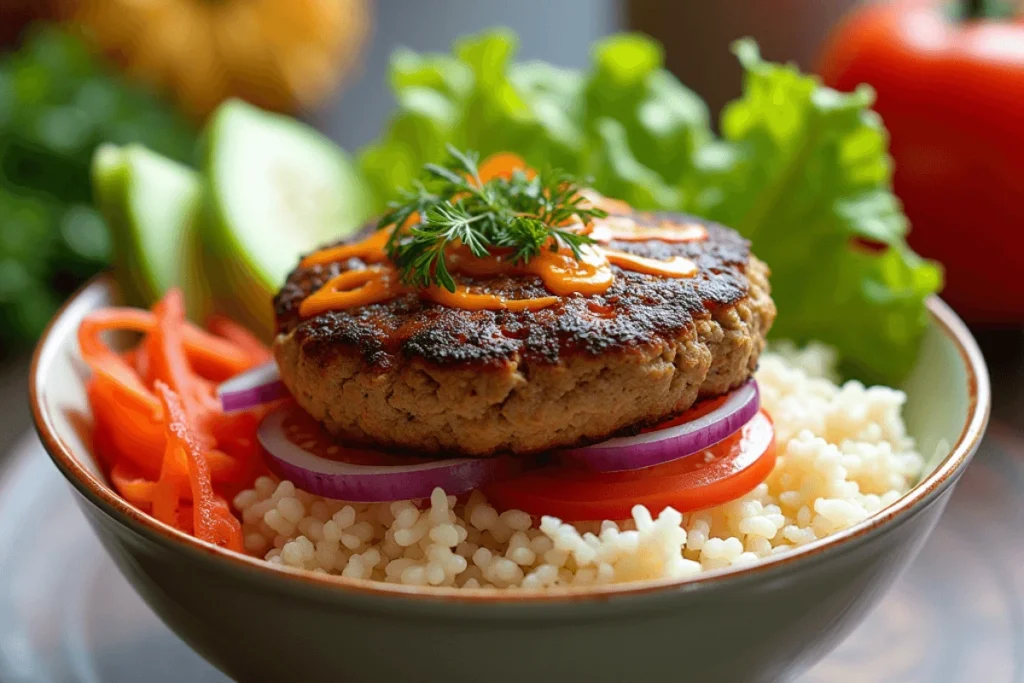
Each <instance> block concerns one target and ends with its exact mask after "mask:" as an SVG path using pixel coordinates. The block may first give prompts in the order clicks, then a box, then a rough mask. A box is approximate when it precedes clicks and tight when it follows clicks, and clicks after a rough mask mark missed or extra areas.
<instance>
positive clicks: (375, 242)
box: [299, 230, 391, 268]
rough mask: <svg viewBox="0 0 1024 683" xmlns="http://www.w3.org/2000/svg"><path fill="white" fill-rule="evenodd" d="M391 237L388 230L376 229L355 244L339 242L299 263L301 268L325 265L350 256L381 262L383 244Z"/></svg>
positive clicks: (384, 255)
mask: <svg viewBox="0 0 1024 683" xmlns="http://www.w3.org/2000/svg"><path fill="white" fill-rule="evenodd" d="M389 237H391V231H390V230H378V231H376V232H374V233H373V234H372V235H370V236H369V237H367V238H366V239H365V240H362V241H359V242H356V243H355V244H339V245H338V246H336V247H330V248H328V249H323V250H321V251H317V252H314V253H312V254H310V255H309V256H307V257H306V258H304V259H302V260H301V261H300V262H299V265H300V266H301V267H303V268H309V267H310V266H326V265H329V264H331V263H337V262H338V261H347V260H348V259H350V258H357V259H360V260H361V261H366V262H367V263H381V262H382V261H386V260H387V254H386V253H385V252H384V245H385V244H387V242H388V238H389Z"/></svg>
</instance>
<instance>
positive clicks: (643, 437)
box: [560, 380, 761, 472]
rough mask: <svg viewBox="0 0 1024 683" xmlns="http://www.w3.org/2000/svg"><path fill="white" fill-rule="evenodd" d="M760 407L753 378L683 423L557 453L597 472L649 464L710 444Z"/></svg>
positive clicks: (674, 458)
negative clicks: (705, 411) (708, 409)
mask: <svg viewBox="0 0 1024 683" xmlns="http://www.w3.org/2000/svg"><path fill="white" fill-rule="evenodd" d="M760 407H761V398H760V395H759V393H758V390H757V382H755V381H754V380H750V381H749V382H747V383H746V384H744V385H743V386H741V387H740V388H739V389H736V390H735V391H733V392H732V393H731V394H729V395H728V397H727V398H726V399H725V401H724V402H723V403H722V405H720V406H718V407H717V408H715V409H714V410H712V411H711V412H709V413H706V414H704V415H701V416H700V417H697V418H695V419H693V420H691V421H689V422H685V423H683V424H674V425H672V426H670V427H666V428H664V429H657V428H656V429H653V430H651V431H647V432H642V433H640V434H637V435H636V436H628V437H621V438H617V439H610V440H608V441H602V442H601V443H598V444H595V445H593V446H587V447H585V448H575V449H572V450H569V451H564V452H563V453H561V454H560V455H561V457H562V459H563V460H569V461H572V462H575V463H579V464H581V465H582V466H584V467H586V468H587V469H590V470H594V471H597V472H620V471H624V470H638V469H642V468H644V467H653V466H654V465H660V464H662V463H665V462H670V461H672V460H678V459H679V458H685V457H686V456H688V455H693V454H694V453H698V452H700V451H702V450H704V449H705V448H710V447H711V446H714V445H715V444H716V443H718V442H719V441H721V440H722V439H724V438H726V437H727V436H729V435H730V434H732V433H734V432H735V431H736V430H738V429H739V428H740V427H742V426H743V425H745V424H746V423H748V422H750V420H751V419H752V418H753V417H754V416H755V415H757V411H758V410H759V409H760Z"/></svg>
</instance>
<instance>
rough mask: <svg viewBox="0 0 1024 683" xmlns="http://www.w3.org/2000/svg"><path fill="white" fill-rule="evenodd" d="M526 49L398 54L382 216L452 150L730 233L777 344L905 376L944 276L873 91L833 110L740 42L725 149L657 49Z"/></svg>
mask: <svg viewBox="0 0 1024 683" xmlns="http://www.w3.org/2000/svg"><path fill="white" fill-rule="evenodd" d="M515 48H516V41H515V37H514V35H512V34H511V33H509V32H507V31H493V32H487V33H484V34H481V35H478V36H472V37H469V38H466V39H463V40H462V41H460V42H458V43H457V44H456V46H455V48H454V50H453V54H452V55H450V56H449V55H433V54H430V55H418V54H416V53H413V52H409V51H399V52H397V53H396V54H395V55H394V57H393V58H392V64H391V81H392V85H393V87H394V89H395V93H396V98H397V100H398V107H397V109H396V112H395V114H394V116H393V117H392V119H391V120H390V122H389V124H388V126H387V127H386V130H385V132H384V133H383V135H382V136H381V138H380V139H379V140H378V141H377V142H375V143H374V144H372V145H370V146H369V147H367V148H366V149H364V150H363V152H362V154H361V156H360V164H361V167H362V170H363V172H364V174H365V175H366V177H367V180H368V182H369V184H370V186H371V187H372V188H373V192H374V197H375V204H376V208H377V210H381V209H383V208H384V207H385V206H386V205H387V202H388V201H390V200H392V199H394V198H395V197H396V194H397V191H398V190H399V189H400V188H402V187H405V186H408V184H409V183H410V182H411V181H412V179H413V178H414V177H415V176H416V175H417V173H418V171H419V169H420V168H421V167H422V165H423V164H424V163H427V162H438V161H441V160H442V159H443V158H444V156H445V145H446V144H447V143H452V144H454V145H456V146H458V147H460V148H464V149H465V148H468V149H474V150H477V151H479V152H480V153H481V154H482V155H485V156H486V155H488V154H491V153H494V152H499V151H506V150H507V151H513V152H516V153H518V154H520V155H521V156H523V157H524V158H525V159H526V160H527V161H528V162H529V163H530V164H532V165H535V166H545V165H549V166H554V167H559V168H563V169H565V170H567V171H570V172H572V173H575V174H577V175H579V176H581V177H584V178H589V179H591V180H592V182H593V184H594V186H595V187H596V188H597V189H598V190H600V191H601V192H603V193H605V194H607V195H609V196H613V197H617V198H620V199H624V200H626V201H628V202H630V203H631V204H633V205H634V206H637V207H638V208H642V209H664V210H676V211H688V212H691V213H694V214H697V215H701V216H705V217H707V218H710V219H712V220H716V221H719V222H721V223H723V224H725V225H729V226H731V227H733V228H735V229H737V230H738V231H740V232H741V233H742V234H744V235H745V236H746V237H747V238H749V239H750V240H751V241H752V243H753V248H754V251H755V252H756V253H757V254H758V256H759V257H761V258H762V259H763V260H765V261H767V263H768V264H769V266H770V267H771V269H772V288H773V296H774V298H775V301H776V303H777V304H778V308H779V316H778V319H777V321H776V324H775V327H774V328H773V330H772V334H773V336H775V337H779V338H791V339H793V340H795V341H797V342H805V341H809V340H811V339H817V340H820V341H823V342H826V343H828V344H831V345H833V346H835V347H836V348H837V349H838V350H839V352H840V354H841V357H842V358H843V359H844V364H845V369H846V371H847V373H848V374H850V375H852V376H857V377H860V378H862V379H865V380H870V381H885V382H890V383H892V382H896V381H898V380H899V379H900V377H901V376H902V375H903V374H905V373H906V371H907V370H909V368H910V366H911V364H912V363H913V359H914V357H915V354H916V352H917V345H918V343H919V340H920V337H921V335H922V333H923V331H924V329H925V326H926V325H927V312H926V309H925V307H924V300H925V299H926V297H927V296H928V295H930V294H931V293H933V292H935V291H937V290H938V288H939V287H940V285H941V272H940V270H939V268H938V267H937V266H936V265H935V264H933V263H930V262H927V261H924V260H922V259H920V258H919V257H917V256H916V255H915V254H914V253H913V252H912V251H911V250H910V249H909V247H907V245H906V242H905V239H904V238H905V235H906V232H907V229H908V226H907V222H906V219H905V217H904V216H903V213H902V210H901V208H900V205H899V202H898V201H897V200H896V198H895V197H894V196H893V194H892V192H891V185H890V176H891V164H890V160H889V158H888V156H887V149H888V140H887V137H886V133H885V130H884V128H883V127H882V125H881V122H880V120H879V119H878V117H877V116H876V115H875V114H874V113H873V112H872V111H871V104H872V102H873V97H874V96H873V93H872V92H871V90H870V89H868V88H862V89H859V90H857V91H856V92H854V93H850V94H842V93H838V92H836V91H833V90H830V89H828V88H825V87H823V86H821V85H820V84H819V83H818V81H817V80H816V79H815V78H813V77H811V76H807V75H804V74H802V73H800V72H799V71H798V70H797V69H795V68H793V67H790V66H782V65H777V64H772V63H769V62H765V61H763V60H762V59H761V57H760V55H759V54H758V51H757V47H756V45H755V44H754V43H753V42H752V41H740V42H738V43H737V44H736V45H735V47H734V50H735V52H736V54H737V56H738V57H739V59H740V62H741V64H742V65H743V67H744V70H745V78H744V92H743V96H742V97H741V98H740V99H739V100H737V101H736V102H734V103H732V104H731V105H729V107H727V109H726V110H725V112H723V114H722V118H721V121H720V130H721V137H716V136H715V135H714V134H713V133H712V132H711V129H710V124H709V117H708V112H707V107H706V106H705V104H704V102H703V101H702V100H701V99H700V98H699V97H698V96H697V95H695V94H694V93H693V92H691V91H690V90H688V89H687V88H686V87H685V86H683V85H682V84H681V83H679V81H678V80H676V79H675V78H674V77H673V76H672V75H671V74H669V73H668V72H667V71H666V70H665V69H664V68H663V53H662V50H661V47H660V46H659V45H658V44H657V43H655V42H653V41H651V40H650V39H649V38H646V37H643V36H640V35H634V34H622V35H617V36H612V37H609V38H607V39H604V40H602V41H599V42H598V43H597V44H596V45H595V47H594V50H593V54H592V59H591V65H590V67H589V68H588V69H587V70H585V71H578V70H572V69H562V68H558V67H555V66H552V65H550V64H545V63H543V62H526V63H515V62H514V53H515Z"/></svg>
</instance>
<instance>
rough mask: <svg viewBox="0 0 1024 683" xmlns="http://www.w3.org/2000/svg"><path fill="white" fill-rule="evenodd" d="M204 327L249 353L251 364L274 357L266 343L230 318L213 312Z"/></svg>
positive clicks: (263, 361) (260, 362) (261, 362)
mask: <svg viewBox="0 0 1024 683" xmlns="http://www.w3.org/2000/svg"><path fill="white" fill-rule="evenodd" d="M206 329H208V330H209V331H210V332H212V333H213V334H215V335H217V336H219V337H224V338H225V339H227V340H228V341H230V342H232V343H234V345H235V346H237V347H238V348H240V349H242V350H243V351H245V352H246V353H247V354H249V360H250V361H251V362H252V364H253V365H262V364H263V363H266V362H268V361H270V360H271V359H272V358H273V357H274V356H273V354H272V353H271V352H270V349H269V348H267V345H266V344H264V343H263V342H262V341H260V340H259V339H258V338H257V337H256V335H254V334H253V333H252V332H250V331H249V330H247V329H245V328H244V327H242V326H241V325H239V324H238V323H236V322H235V321H234V320H232V319H231V318H228V317H225V316H223V315H217V314H216V313H214V314H213V315H211V316H209V317H208V318H207V319H206Z"/></svg>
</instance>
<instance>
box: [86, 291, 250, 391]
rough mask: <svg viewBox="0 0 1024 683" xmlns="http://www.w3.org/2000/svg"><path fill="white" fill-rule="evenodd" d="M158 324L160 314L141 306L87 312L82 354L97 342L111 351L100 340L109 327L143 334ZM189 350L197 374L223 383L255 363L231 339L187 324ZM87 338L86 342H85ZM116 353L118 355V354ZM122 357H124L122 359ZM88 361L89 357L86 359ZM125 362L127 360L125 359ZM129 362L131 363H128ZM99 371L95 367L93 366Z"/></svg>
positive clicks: (186, 343) (186, 338)
mask: <svg viewBox="0 0 1024 683" xmlns="http://www.w3.org/2000/svg"><path fill="white" fill-rule="evenodd" d="M155 326H156V316H154V315H153V314H152V313H150V312H149V311H144V310H141V309H138V308H118V307H112V308H104V309H101V310H98V311H94V312H92V313H90V314H89V315H87V316H86V317H85V319H84V320H82V324H81V325H80V326H79V328H78V343H79V345H81V346H82V356H83V357H85V356H86V354H87V351H86V348H87V346H88V348H89V349H94V348H96V345H99V346H101V347H102V348H103V349H106V350H107V351H109V348H107V346H106V345H105V344H103V342H102V341H101V340H100V339H99V334H98V333H99V332H103V331H106V330H128V331H132V332H141V333H143V334H145V333H148V332H152V331H153V328H154V327H155ZM183 336H184V342H185V350H186V352H187V353H188V357H189V362H190V363H191V364H192V367H193V368H194V369H195V371H196V372H197V373H199V374H200V375H202V376H203V377H206V378H207V379H211V380H214V381H216V382H222V381H224V380H226V379H227V378H229V377H231V376H232V375H237V374H238V373H240V372H244V371H245V370H248V369H249V368H251V367H252V366H253V362H252V360H251V359H250V358H249V355H248V353H246V352H245V351H244V350H242V349H240V348H238V346H236V345H235V344H232V343H231V342H230V341H228V340H227V339H223V338H221V337H218V336H216V335H212V334H210V333H208V332H206V331H204V330H201V329H199V328H198V327H196V326H194V325H189V324H186V325H185V329H184V334H183ZM83 337H84V341H83ZM114 355H115V356H116V354H114ZM118 360H121V359H120V358H118ZM86 362H88V358H86ZM121 362H122V363H123V361H121ZM125 365H127V364H126V363H125ZM93 369H94V370H95V368H93Z"/></svg>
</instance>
